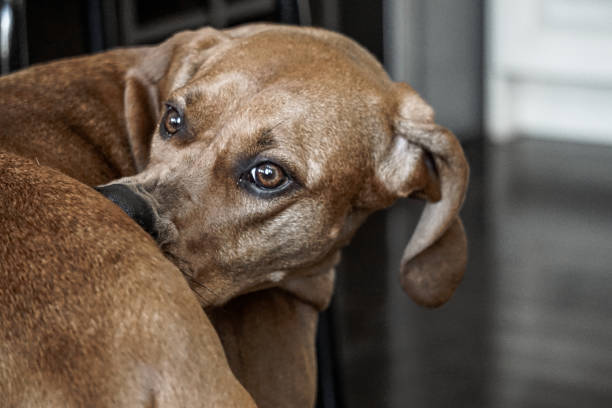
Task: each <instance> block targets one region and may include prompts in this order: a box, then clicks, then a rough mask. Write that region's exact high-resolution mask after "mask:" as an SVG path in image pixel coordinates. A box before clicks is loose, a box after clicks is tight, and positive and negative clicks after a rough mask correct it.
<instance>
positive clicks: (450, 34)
mask: <svg viewBox="0 0 612 408" xmlns="http://www.w3.org/2000/svg"><path fill="white" fill-rule="evenodd" d="M383 5H384V14H383V15H384V18H383V21H384V24H383V27H384V38H385V42H384V43H385V49H384V57H385V58H384V59H385V65H386V66H387V69H388V70H389V71H390V73H391V75H392V77H393V78H394V79H395V80H398V81H404V82H407V83H409V84H410V85H411V86H412V87H413V88H415V89H416V90H417V91H418V92H419V93H420V94H421V96H422V97H423V98H424V99H425V100H426V101H427V102H428V103H429V104H431V105H432V106H433V108H434V110H435V111H436V121H437V122H439V123H441V124H443V125H445V126H447V127H449V128H450V129H451V130H453V131H454V132H455V133H456V134H457V135H458V136H459V138H460V139H462V140H468V139H473V138H477V137H480V136H481V135H482V123H483V108H482V106H483V13H484V0H427V1H422V0H384V1H383Z"/></svg>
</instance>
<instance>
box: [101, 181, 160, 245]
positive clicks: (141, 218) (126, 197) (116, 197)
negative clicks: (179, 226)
mask: <svg viewBox="0 0 612 408" xmlns="http://www.w3.org/2000/svg"><path fill="white" fill-rule="evenodd" d="M94 188H95V189H96V190H97V191H98V192H100V193H101V194H102V195H103V196H105V197H106V198H108V199H109V200H110V201H112V202H113V203H115V204H117V205H118V206H119V207H120V208H121V209H122V210H123V211H124V212H125V213H126V214H127V215H129V216H130V218H132V219H133V220H134V221H136V222H137V223H138V225H140V226H141V227H142V229H144V230H145V231H147V232H148V233H149V235H151V236H152V237H153V238H154V239H157V230H156V229H155V215H154V213H153V209H152V208H151V205H149V203H147V201H146V200H145V199H144V198H143V197H142V196H141V195H139V194H137V193H135V192H133V191H132V190H131V189H130V188H129V187H127V186H126V185H125V184H109V185H106V186H101V187H94Z"/></svg>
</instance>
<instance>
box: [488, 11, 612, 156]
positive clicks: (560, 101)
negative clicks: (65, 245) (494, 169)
mask: <svg viewBox="0 0 612 408" xmlns="http://www.w3.org/2000/svg"><path fill="white" fill-rule="evenodd" d="M487 56H488V58H487V110H486V112H487V113H486V118H487V119H486V123H487V131H488V134H489V135H491V137H492V138H493V139H494V140H497V141H507V140H510V139H512V138H514V137H516V136H522V135H526V136H530V137H533V136H535V137H546V138H556V139H566V140H572V141H577V142H597V143H608V144H612V115H611V114H610V112H612V2H611V1H609V0H582V1H576V0H539V1H533V0H488V1H487Z"/></svg>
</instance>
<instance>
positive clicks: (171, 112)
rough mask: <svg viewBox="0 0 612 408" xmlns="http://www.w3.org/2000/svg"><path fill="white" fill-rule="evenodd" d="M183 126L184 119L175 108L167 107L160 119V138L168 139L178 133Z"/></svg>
mask: <svg viewBox="0 0 612 408" xmlns="http://www.w3.org/2000/svg"><path fill="white" fill-rule="evenodd" d="M184 126H185V118H184V117H183V114H182V113H181V112H179V110H178V109H177V108H175V107H174V106H171V105H167V109H166V112H165V113H164V117H163V118H162V137H163V138H164V139H169V138H171V137H172V136H174V135H175V134H176V133H178V132H180V131H181V130H182V129H183V127H184Z"/></svg>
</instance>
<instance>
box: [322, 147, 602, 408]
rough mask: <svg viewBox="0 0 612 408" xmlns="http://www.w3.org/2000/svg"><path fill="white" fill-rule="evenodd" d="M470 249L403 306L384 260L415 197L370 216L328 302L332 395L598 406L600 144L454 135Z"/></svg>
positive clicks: (403, 403) (392, 403)
mask: <svg viewBox="0 0 612 408" xmlns="http://www.w3.org/2000/svg"><path fill="white" fill-rule="evenodd" d="M465 148H466V153H467V155H468V158H469V160H470V163H471V168H472V177H471V184H470V190H469V194H468V197H467V201H466V203H465V206H464V209H463V211H462V218H463V220H464V223H465V225H466V229H467V231H468V239H469V245H470V261H469V265H468V270H467V272H466V275H465V278H464V282H463V283H462V284H461V286H460V287H459V290H458V291H457V293H456V294H455V296H454V297H453V299H452V300H451V301H450V302H449V303H448V304H446V305H445V306H443V307H442V308H441V309H437V310H425V309H422V308H420V307H418V306H416V305H414V304H413V303H412V302H411V300H410V299H409V298H408V297H407V296H405V295H404V294H403V292H402V291H401V289H400V287H399V284H398V265H399V259H400V257H401V253H402V250H403V247H404V245H405V244H406V242H407V240H408V238H409V236H410V232H411V231H412V228H413V226H414V225H415V222H416V219H417V217H418V214H419V210H420V208H421V207H420V205H419V204H418V203H417V202H412V201H409V200H406V202H403V203H401V204H400V205H398V206H396V207H394V208H393V209H391V210H390V211H387V212H384V213H379V214H376V215H374V216H373V217H372V218H371V219H370V220H369V221H368V223H367V224H366V225H365V226H364V227H363V228H362V229H361V231H360V232H359V233H358V236H357V237H356V238H355V240H354V242H353V244H351V246H350V247H349V248H348V249H347V250H346V251H345V255H344V260H343V264H342V268H340V271H339V279H338V284H337V292H336V296H335V299H334V303H333V308H332V310H331V314H330V316H331V320H332V322H333V327H334V330H333V333H334V336H335V341H334V344H335V347H336V350H335V353H334V354H335V355H336V356H337V360H336V361H337V366H338V381H337V384H338V387H337V394H339V398H340V400H341V402H342V404H341V405H342V406H346V407H350V408H358V407H398V408H399V407H402V408H405V407H417V408H429V407H440V408H442V407H450V406H454V407H470V408H471V407H494V408H502V407H503V408H505V407H512V408H516V407H577V406H579V407H590V408H593V407H612V148H610V147H599V146H587V145H575V144H569V143H561V142H548V141H546V142H545V141H529V140H523V141H518V142H516V143H513V144H510V145H506V146H483V145H482V144H479V143H474V144H468V145H466V146H465Z"/></svg>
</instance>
